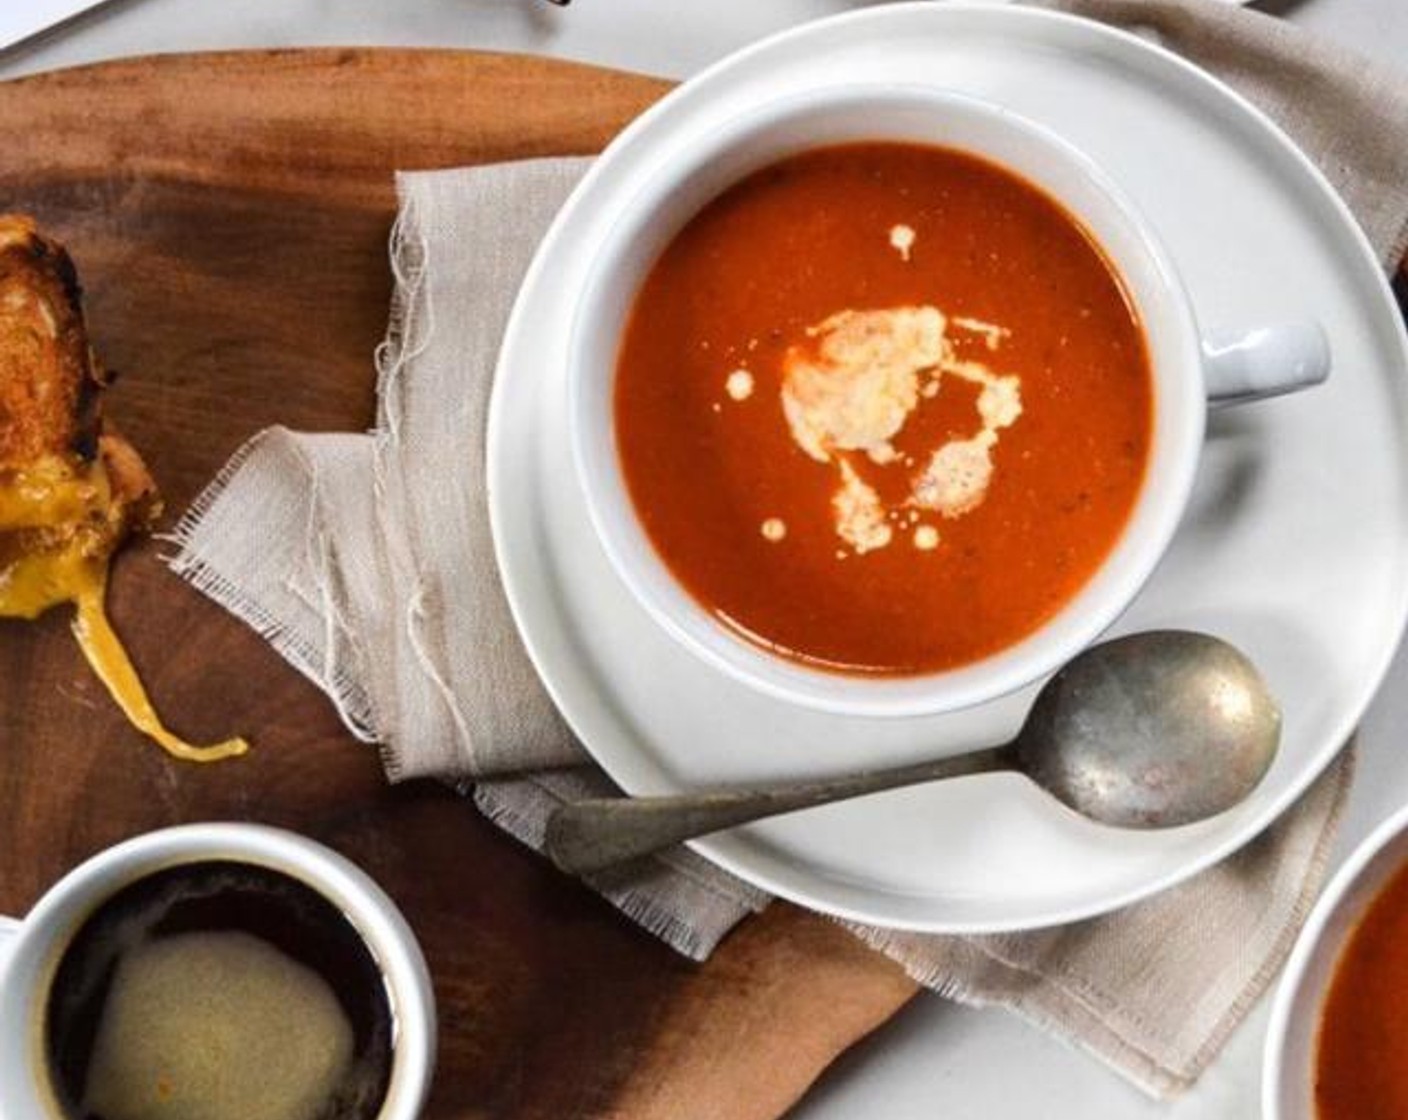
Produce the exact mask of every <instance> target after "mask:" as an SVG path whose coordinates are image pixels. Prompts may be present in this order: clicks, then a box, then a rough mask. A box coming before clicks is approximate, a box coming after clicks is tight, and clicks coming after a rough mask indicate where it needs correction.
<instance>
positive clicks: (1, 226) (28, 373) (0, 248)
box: [0, 214, 107, 470]
mask: <svg viewBox="0 0 1408 1120" xmlns="http://www.w3.org/2000/svg"><path fill="white" fill-rule="evenodd" d="M81 299H82V292H81V289H80V287H79V284H78V275H77V272H76V271H75V270H74V267H73V262H72V261H71V260H70V259H69V255H68V253H67V252H65V251H64V248H63V246H61V245H59V244H58V243H57V242H55V241H52V240H50V239H49V238H47V237H45V236H43V235H42V234H41V233H39V232H38V230H37V229H36V228H35V226H34V223H33V221H31V220H30V219H29V218H26V217H23V216H21V215H14V214H9V215H0V470H16V469H21V468H23V467H24V466H25V465H26V464H29V463H33V462H35V461H36V460H37V459H39V458H40V457H41V456H43V455H45V454H65V453H67V454H75V455H78V456H79V457H80V458H82V459H84V460H91V459H92V458H93V457H94V456H95V455H96V454H97V450H98V436H99V434H100V430H101V418H100V415H99V394H100V392H101V390H102V388H103V387H104V385H106V383H107V375H106V373H105V372H104V371H103V369H102V367H101V365H100V364H99V363H98V361H97V360H96V359H95V357H94V355H93V353H92V350H91V349H90V347H89V345H88V336H87V332H86V330H85V328H84V323H83V309H82V303H81Z"/></svg>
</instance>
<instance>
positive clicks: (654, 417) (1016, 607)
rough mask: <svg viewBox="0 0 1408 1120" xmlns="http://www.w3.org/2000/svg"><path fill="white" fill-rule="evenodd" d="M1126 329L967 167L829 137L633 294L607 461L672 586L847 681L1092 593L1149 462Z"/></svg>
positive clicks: (1059, 226)
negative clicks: (612, 462)
mask: <svg viewBox="0 0 1408 1120" xmlns="http://www.w3.org/2000/svg"><path fill="white" fill-rule="evenodd" d="M1152 401H1153V387H1152V381H1151V377H1150V371H1149V359H1148V355H1147V351H1146V348H1145V344H1144V338H1143V334H1142V331H1141V328H1140V324H1139V321H1138V318H1137V316H1136V314H1135V312H1134V311H1133V309H1132V307H1131V305H1130V303H1129V300H1128V299H1127V297H1126V295H1125V292H1124V289H1123V287H1122V285H1121V282H1120V280H1119V278H1118V276H1117V275H1116V274H1115V273H1114V272H1113V270H1112V268H1111V266H1110V264H1109V262H1108V261H1107V260H1106V259H1105V257H1104V256H1103V254H1102V253H1101V251H1100V249H1099V247H1098V246H1096V245H1095V244H1094V243H1093V242H1092V241H1091V239H1090V237H1089V236H1088V235H1087V234H1086V232H1085V231H1084V230H1083V228H1082V227H1081V226H1080V225H1079V224H1078V223H1077V222H1076V221H1075V220H1074V219H1073V218H1072V217H1071V216H1070V215H1069V214H1068V213H1066V212H1065V211H1064V210H1063V209H1062V208H1061V206H1060V205H1058V204H1057V203H1056V202H1055V201H1054V200H1052V199H1051V198H1049V197H1048V196H1046V195H1045V194H1044V193H1043V192H1041V191H1040V190H1038V189H1037V188H1035V187H1033V186H1032V185H1031V184H1029V183H1027V182H1025V181H1024V180H1021V179H1019V178H1018V177H1016V176H1015V175H1013V174H1011V173H1009V172H1007V171H1004V170H1003V169H1001V168H999V167H997V166H995V165H992V164H990V163H987V162H985V161H983V160H980V159H977V158H974V157H972V156H969V155H966V154H963V153H959V152H955V151H951V150H948V149H943V148H934V147H926V146H922V145H916V144H903V143H868V144H849V145H842V146H836V147H830V148H820V149H816V150H813V151H809V152H805V153H803V154H800V155H797V156H794V157H791V158H788V159H786V160H783V161H781V162H779V163H776V164H774V165H772V166H770V167H767V168H765V169H763V170H761V171H759V172H757V173H755V174H753V175H751V176H750V177H748V178H747V179H745V180H743V181H741V182H740V183H738V184H736V185H735V186H733V187H732V188H730V189H729V190H728V191H726V192H725V193H724V194H722V195H721V196H720V197H718V198H717V199H715V200H714V201H713V202H711V203H710V204H709V205H708V206H706V207H705V208H704V209H703V210H702V211H701V212H700V213H699V214H698V215H696V216H695V217H694V218H693V219H691V221H690V222H689V223H688V224H687V225H686V226H685V228H684V229H683V230H682V231H681V232H680V233H679V234H678V235H677V236H676V237H675V238H674V240H673V241H672V242H671V243H670V244H669V245H668V247H667V248H666V249H665V250H664V252H663V253H662V254H661V256H660V258H659V260H658V261H656V263H655V264H654V265H653V267H652V269H651V271H650V273H649V274H648V276H647V278H646V280H645V282H644V284H643V285H642V287H641V290H640V292H639V293H638V295H637V296H636V300H635V304H634V306H633V308H632V310H631V314H630V318H629V320H628V323H627V328H626V331H625V334H624V339H623V342H622V346H621V351H620V355H619V358H618V367H617V371H616V379H615V400H614V409H615V425H616V441H617V448H618V453H619V456H620V459H621V464H622V468H623V472H624V475H625V479H626V484H627V487H628V490H629V492H630V495H631V498H632V501H633V503H634V506H635V509H636V512H637V514H638V516H639V518H640V520H641V522H642V524H643V525H644V528H645V530H646V532H647V534H648V536H649V538H650V540H651V541H652V542H653V544H654V546H655V548H656V550H657V552H658V553H659V555H660V556H661V557H662V558H663V560H664V562H665V563H666V565H667V566H668V567H669V569H670V570H671V572H673V574H674V576H675V578H676V579H678V580H679V582H680V583H681V584H682V585H683V586H684V587H685V588H686V589H687V590H688V591H689V592H690V594H691V595H692V596H693V597H694V598H695V599H696V600H697V601H698V602H699V603H701V604H702V605H703V606H704V607H705V608H706V609H707V610H709V611H710V612H712V613H713V614H714V615H715V616H716V617H717V618H718V619H719V620H720V621H721V622H722V623H724V624H725V625H726V626H728V627H730V628H732V629H733V630H734V631H736V632H737V633H738V634H740V635H741V636H743V637H745V638H747V639H748V640H750V641H752V642H754V643H756V644H758V645H760V646H762V647H764V648H766V649H768V650H771V651H774V652H776V653H779V654H782V655H784V656H787V657H790V658H793V659H796V660H799V661H803V662H806V663H809V664H812V665H814V666H817V667H821V668H825V669H831V670H835V671H839V672H851V673H865V674H883V675H907V674H918V673H924V672H930V671H934V670H941V669H946V668H951V667H954V666H959V665H963V664H965V663H967V662H971V661H974V660H977V659H979V658H982V657H984V656H986V655H988V654H991V653H994V652H996V651H998V650H1001V649H1003V648H1004V647H1006V646H1009V645H1011V644H1013V643H1014V642H1016V641H1018V640H1019V639H1021V638H1023V637H1024V636H1026V635H1028V634H1030V633H1031V632H1032V631H1033V630H1035V629H1037V628H1038V627H1039V626H1041V624H1042V623H1043V622H1045V621H1046V620H1047V619H1049V618H1050V617H1051V616H1052V615H1053V614H1055V613H1056V612H1057V611H1058V610H1060V608H1061V607H1062V606H1063V605H1064V604H1065V603H1066V602H1067V601H1068V600H1069V599H1070V598H1071V597H1072V596H1073V595H1074V594H1075V593H1076V592H1077V591H1078V590H1079V589H1080V588H1081V586H1082V585H1083V584H1085V583H1086V582H1087V581H1088V580H1089V579H1090V577H1091V575H1092V574H1093V573H1094V571H1095V570H1096V569H1097V568H1098V567H1099V566H1100V564H1101V562H1102V561H1103V560H1104V559H1105V557H1106V555H1107V554H1108V553H1109V552H1110V550H1111V548H1112V546H1113V545H1114V544H1115V542H1116V541H1117V540H1118V538H1119V536H1120V533H1121V531H1122V530H1123V528H1124V525H1125V522H1126V521H1127V519H1128V518H1129V515H1130V511H1131V509H1132V508H1133V506H1134V503H1135V500H1136V497H1137V495H1138V493H1139V488H1140V485H1141V482H1142V480H1143V477H1144V472H1145V463H1146V460H1147V458H1148V454H1149V446H1150V440H1151V431H1152V424H1153V404H1152Z"/></svg>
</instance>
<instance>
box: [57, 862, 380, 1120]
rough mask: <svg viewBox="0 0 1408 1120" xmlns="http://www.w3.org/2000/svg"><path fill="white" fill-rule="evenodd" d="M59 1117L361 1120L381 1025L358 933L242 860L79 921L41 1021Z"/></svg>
mask: <svg viewBox="0 0 1408 1120" xmlns="http://www.w3.org/2000/svg"><path fill="white" fill-rule="evenodd" d="M44 1035H45V1042H46V1046H47V1053H48V1060H49V1069H50V1073H51V1079H52V1083H53V1086H54V1090H55V1093H56V1095H57V1096H58V1098H59V1102H60V1106H61V1107H62V1108H63V1109H64V1115H66V1116H68V1117H71V1118H72V1120H146V1118H147V1117H153V1118H156V1117H163V1118H165V1117H180V1118H185V1117H191V1118H195V1117H200V1118H201V1120H205V1118H207V1117H212V1116H220V1117H223V1116H227V1115H229V1116H242V1117H247V1118H248V1120H256V1116H255V1113H256V1112H258V1113H259V1114H260V1116H261V1117H262V1116H271V1115H272V1116H277V1117H288V1118H290V1120H371V1118H373V1117H375V1116H376V1114H377V1113H378V1111H379V1110H380V1107H381V1104H382V1102H383V1101H384V1099H385V1096H386V1089H387V1084H388V1082H389V1079H390V1072H391V1065H392V1046H393V1026H392V1015H391V1008H390V1004H389V1001H388V998H387V994H386V989H385V985H384V980H383V977H382V973H381V970H380V968H379V967H378V965H377V962H376V960H375V959H374V958H373V956H372V954H371V952H370V950H369V949H368V948H367V946H366V944H365V942H364V941H363V939H362V937H361V935H360V934H359V933H358V932H357V930H356V929H355V928H354V927H353V925H352V923H351V922H350V921H349V920H348V919H347V918H346V916H345V915H343V913H342V912H341V911H340V910H339V909H338V908H337V907H336V906H335V905H333V904H332V903H331V902H329V901H328V900H327V899H326V898H324V897H323V896H322V895H321V894H319V893H318V892H316V891H314V890H313V889H311V888H310V887H308V886H306V885H305V884H303V883H301V882H299V881H298V880H296V879H294V878H292V877H290V876H287V875H284V874H282V873H280V872H277V871H273V870H270V869H268V868H264V867H259V866H256V865H253V864H246V863H238V862H230V861H212V862H203V863H192V864H186V865H182V866H177V867H173V868H170V869H169V870H165V871H161V872H158V873H156V874H154V875H151V876H148V877H147V878H144V879H142V880H140V881H139V882H137V883H134V884H133V885H131V886H129V887H126V888H124V889H123V890H121V891H119V892H118V893H117V894H115V895H114V896H113V897H112V898H110V899H108V900H107V901H106V902H105V903H104V904H103V905H102V906H101V907H99V908H98V909H97V910H96V911H95V912H94V913H93V915H92V916H91V917H90V918H89V919H88V920H87V921H86V922H85V923H84V924H83V926H82V927H81V928H80V930H79V932H78V933H77V935H76V936H75V937H74V939H73V941H72V942H71V943H70V945H69V947H68V949H67V950H66V952H65V953H64V956H63V959H62V961H61V963H60V965H59V968H58V970H57V972H56V975H55V978H54V982H53V987H52V989H51V992H50V996H49V1000H48V1005H47V1011H46V1015H45V1021H44Z"/></svg>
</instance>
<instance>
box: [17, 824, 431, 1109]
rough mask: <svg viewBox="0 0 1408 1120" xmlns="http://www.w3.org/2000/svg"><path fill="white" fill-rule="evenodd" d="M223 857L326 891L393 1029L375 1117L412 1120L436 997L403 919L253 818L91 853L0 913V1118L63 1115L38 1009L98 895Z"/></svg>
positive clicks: (374, 890)
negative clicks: (17, 908)
mask: <svg viewBox="0 0 1408 1120" xmlns="http://www.w3.org/2000/svg"><path fill="white" fill-rule="evenodd" d="M208 860H233V861H235V862H238V863H252V864H258V865H259V866H262V867H268V868H272V869H273V870H276V871H282V872H283V873H284V874H286V875H289V876H291V877H293V878H295V879H298V880H299V881H300V882H302V883H305V884H307V885H308V886H309V887H311V888H312V889H313V890H315V891H317V892H318V893H319V894H321V895H322V896H323V897H324V898H327V899H328V900H329V901H331V902H332V903H333V905H335V906H336V907H337V908H338V909H339V910H341V911H342V912H343V913H344V914H345V915H346V916H347V919H348V920H349V921H350V922H351V923H352V925H353V926H354V927H355V928H356V930H357V932H358V933H359V934H360V935H361V936H362V939H363V940H364V941H365V942H366V944H367V947H368V949H370V950H371V953H372V956H373V957H375V959H376V962H377V964H378V966H379V967H380V969H381V973H382V977H383V979H384V981H385V984H386V992H387V996H388V998H389V999H390V1001H391V1012H392V1018H393V1021H394V1025H395V1028H394V1029H395V1035H394V1039H393V1045H394V1056H393V1060H392V1067H391V1080H390V1084H389V1086H388V1088H387V1092H386V1099H385V1101H384V1102H383V1104H382V1108H381V1111H380V1112H378V1113H377V1120H416V1118H417V1117H418V1116H419V1115H420V1112H421V1107H422V1105H423V1104H424V1102H425V1097H426V1094H427V1092H428V1091H429V1088H430V1080H431V1076H432V1074H433V1072H434V1069H435V1037H436V1036H435V997H434V994H433V992H432V990H431V986H430V974H429V972H428V971H427V969H426V966H425V958H424V957H423V956H422V955H421V951H420V946H419V944H418V943H417V942H416V938H415V935H414V934H413V933H412V932H411V928H410V926H409V925H407V924H406V920H405V918H403V917H402V916H401V912H400V911H399V910H398V909H397V908H396V904H395V903H393V902H392V901H391V899H390V898H388V897H387V896H386V894H385V892H383V891H382V889H381V888H380V887H378V886H377V885H376V884H375V883H374V882H372V880H371V879H370V878H369V877H368V876H367V875H366V874H365V873H364V872H363V871H361V870H360V869H359V868H357V867H356V866H355V865H353V864H352V863H350V862H348V861H347V860H346V859H344V858H343V857H342V856H340V855H338V854H337V853H336V852H334V851H331V850H330V849H328V848H325V847H323V845H321V844H318V843H315V842H314V841H312V840H309V839H308V838H306V837H303V836H298V835H296V834H294V833H292V832H284V831H282V830H280V829H276V828H267V827H264V826H263V825H253V824H195V825H183V826H180V827H177V828H168V829H163V830H162V831H160V832H151V833H148V834H147V835H145V836H139V837H137V838H135V839H133V840H128V841H126V842H125V843H122V844H118V845H116V846H114V847H111V848H108V849H106V850H105V851H102V852H99V853H98V854H97V855H96V856H94V857H93V858H92V859H90V860H88V861H87V862H86V863H84V864H81V865H80V866H79V867H77V868H75V869H74V870H73V871H71V872H69V873H68V874H67V875H65V876H64V877H63V878H62V879H60V880H59V882H58V883H56V884H55V885H54V886H53V887H51V888H50V889H49V891H48V892H47V893H46V894H45V895H44V897H43V898H41V899H40V900H39V901H38V902H37V903H36V904H35V906H34V908H33V909H32V910H31V911H30V912H29V914H28V915H27V916H26V917H25V918H24V920H23V921H20V922H11V921H10V920H9V919H0V1116H3V1117H12V1116H13V1117H32V1118H33V1120H50V1118H52V1120H63V1115H64V1114H63V1113H62V1112H61V1111H60V1110H59V1104H58V1102H57V1100H56V1098H55V1094H54V1090H53V1087H52V1083H51V1081H50V1078H49V1073H48V1069H47V1061H46V1059H45V1054H44V1039H43V1031H44V1009H45V1007H46V1006H47V997H48V991H49V984H50V982H51V980H52V978H53V975H54V972H55V970H56V969H57V967H58V964H59V961H60V960H61V959H62V957H63V953H64V949H65V948H66V946H67V945H68V943H69V941H70V940H71V938H72V937H73V935H74V934H75V933H76V932H77V931H78V929H79V927H81V926H82V924H83V923H84V921H85V920H87V918H88V917H89V916H90V915H91V914H92V913H93V912H94V910H96V909H97V908H98V907H99V906H100V905H101V904H102V903H103V902H104V901H105V900H106V899H108V898H110V897H111V896H112V895H113V894H115V893H116V892H118V891H119V890H121V889H122V888H123V887H126V886H128V885H130V884H132V883H134V882H136V881H137V880H139V879H142V878H144V877H146V876H147V875H151V874H153V873H154V872H157V871H162V870H165V869H167V868H170V867H174V866H177V865H180V864H184V863H203V862H206V861H208Z"/></svg>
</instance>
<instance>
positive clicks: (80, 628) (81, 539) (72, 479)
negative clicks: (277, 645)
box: [0, 455, 249, 762]
mask: <svg viewBox="0 0 1408 1120" xmlns="http://www.w3.org/2000/svg"><path fill="white" fill-rule="evenodd" d="M114 516H118V515H117V514H115V513H114V512H113V508H112V503H111V487H110V486H109V483H108V476H107V472H106V470H105V469H104V468H103V465H102V461H101V460H100V459H99V460H95V461H93V462H92V463H86V462H84V461H82V460H80V459H77V458H76V457H74V458H72V459H69V458H65V457H61V456H58V455H46V456H44V457H43V458H41V459H39V460H37V461H36V462H34V463H33V464H31V465H29V466H27V467H25V468H24V469H23V470H19V471H10V472H5V473H3V474H0V545H2V546H4V549H5V550H0V616H4V617H11V618H26V619H32V618H37V617H38V616H39V615H41V614H43V613H44V612H45V611H47V610H49V609H50V608H52V607H56V606H58V605H60V604H63V603H73V604H74V605H75V608H76V611H77V614H76V616H75V618H74V623H73V632H74V636H75V637H76V638H77V639H78V644H79V647H80V648H81V649H82V650H83V654H84V656H85V657H86V658H87V659H88V664H89V665H90V666H92V668H93V672H94V673H96V674H97V676H98V679H99V680H101V681H102V682H103V684H104V685H105V686H106V688H107V690H108V692H109V694H111V696H112V698H113V700H114V701H115V702H116V703H117V705H118V707H120V708H121V709H122V711H123V714H124V715H126V717H127V718H128V720H129V721H130V722H131V723H132V725H133V726H134V727H135V728H137V730H139V731H141V732H142V733H143V734H145V735H147V736H148V737H149V738H151V739H152V740H154V741H155V742H156V743H158V744H159V745H160V746H161V747H162V748H164V749H165V750H166V751H167V752H168V753H169V754H171V755H172V756H174V757H176V758H180V759H186V760H188V761H192V762H214V761H217V760H219V759H222V758H231V757H234V756H236V755H241V754H244V753H245V751H246V750H248V749H249V746H248V744H247V743H246V742H245V741H244V740H243V739H238V738H236V739H229V740H226V741H225V742H223V743H216V744H214V745H211V746H195V745H193V744H191V743H188V742H186V741H185V740H183V739H181V738H179V737H178V736H176V735H173V734H172V733H171V732H170V731H168V730H167V729H166V727H165V726H163V724H162V722H161V719H160V717H159V716H158V715H157V713H156V709H155V708H154V707H153V706H152V703H151V700H150V699H149V697H148V696H147V692H146V689H145V688H143V686H142V681H141V678H140V677H139V676H138V675H137V671H136V669H135V668H134V667H133V665H132V661H131V659H130V658H129V657H128V655H127V651H126V649H124V648H123V645H122V641H121V640H120V639H119V638H118V636H117V634H116V633H115V632H114V630H113V628H112V624H111V622H110V621H109V619H108V616H107V611H106V609H105V602H106V593H107V573H108V560H109V558H110V554H111V551H112V547H113V541H114V540H116V539H118V537H119V536H120V532H119V530H118V529H117V527H115V526H114V524H113V521H112V518H113V517H114Z"/></svg>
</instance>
